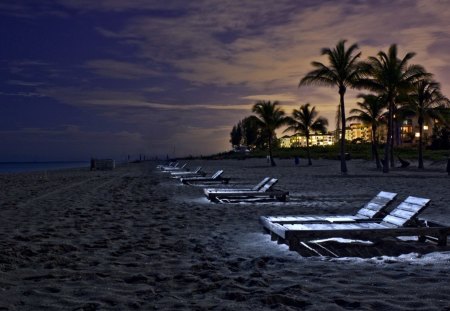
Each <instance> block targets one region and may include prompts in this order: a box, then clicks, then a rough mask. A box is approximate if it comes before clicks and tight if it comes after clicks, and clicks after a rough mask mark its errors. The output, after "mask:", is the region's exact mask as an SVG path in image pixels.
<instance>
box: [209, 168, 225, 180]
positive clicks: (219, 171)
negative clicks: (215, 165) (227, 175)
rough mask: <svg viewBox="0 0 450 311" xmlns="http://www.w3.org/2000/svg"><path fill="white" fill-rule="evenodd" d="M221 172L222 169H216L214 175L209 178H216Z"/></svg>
mask: <svg viewBox="0 0 450 311" xmlns="http://www.w3.org/2000/svg"><path fill="white" fill-rule="evenodd" d="M222 174H223V170H218V171H217V172H216V173H215V174H214V175H212V176H211V179H216V178H217V177H219V176H220V175H222Z"/></svg>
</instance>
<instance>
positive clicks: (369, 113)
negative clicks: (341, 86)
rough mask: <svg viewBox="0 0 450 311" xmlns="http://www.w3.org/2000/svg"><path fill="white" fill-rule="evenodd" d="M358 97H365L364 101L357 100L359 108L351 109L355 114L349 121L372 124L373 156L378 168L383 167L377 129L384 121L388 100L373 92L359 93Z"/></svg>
mask: <svg viewBox="0 0 450 311" xmlns="http://www.w3.org/2000/svg"><path fill="white" fill-rule="evenodd" d="M358 98H361V99H363V101H362V102H357V103H356V104H357V105H358V108H354V109H352V110H350V113H351V114H353V116H350V117H349V118H348V119H347V120H348V121H359V122H362V123H364V124H367V125H370V127H371V132H372V139H371V143H372V157H374V158H375V163H376V165H377V168H378V169H380V168H381V163H380V157H379V155H378V137H377V129H378V126H379V125H380V123H381V122H382V118H383V112H384V109H385V108H386V101H385V100H384V98H383V97H381V96H376V95H372V94H359V95H358Z"/></svg>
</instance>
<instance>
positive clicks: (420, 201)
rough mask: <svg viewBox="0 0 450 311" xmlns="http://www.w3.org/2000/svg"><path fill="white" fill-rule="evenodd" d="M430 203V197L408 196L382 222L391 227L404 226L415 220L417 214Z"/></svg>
mask: <svg viewBox="0 0 450 311" xmlns="http://www.w3.org/2000/svg"><path fill="white" fill-rule="evenodd" d="M429 203H430V199H424V198H418V197H411V196H410V197H407V198H406V199H405V200H404V201H403V202H402V203H400V204H399V205H398V206H397V207H396V208H394V209H393V210H392V211H391V212H390V213H389V214H388V215H386V216H385V217H384V218H383V220H382V222H381V223H382V224H385V225H388V226H390V227H402V226H405V225H407V224H408V223H410V222H411V221H413V220H415V218H416V217H417V215H419V214H420V213H422V212H423V210H424V209H425V208H426V207H427V206H428V204H429Z"/></svg>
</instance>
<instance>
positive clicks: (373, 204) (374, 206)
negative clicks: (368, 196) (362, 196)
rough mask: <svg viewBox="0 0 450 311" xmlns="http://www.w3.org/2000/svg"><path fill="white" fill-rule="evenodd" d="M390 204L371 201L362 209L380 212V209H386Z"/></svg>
mask: <svg viewBox="0 0 450 311" xmlns="http://www.w3.org/2000/svg"><path fill="white" fill-rule="evenodd" d="M387 203H388V202H386V201H385V202H373V201H370V202H369V203H367V204H365V205H364V206H363V207H362V208H367V209H371V210H374V211H379V210H380V209H382V208H384V207H385V206H386V204H387Z"/></svg>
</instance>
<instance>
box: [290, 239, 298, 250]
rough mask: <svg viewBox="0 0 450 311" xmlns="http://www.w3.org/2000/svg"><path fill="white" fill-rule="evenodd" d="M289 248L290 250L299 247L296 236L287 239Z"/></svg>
mask: <svg viewBox="0 0 450 311" xmlns="http://www.w3.org/2000/svg"><path fill="white" fill-rule="evenodd" d="M288 245H289V250H290V251H296V250H298V249H299V247H300V240H299V239H296V238H290V239H289V240H288Z"/></svg>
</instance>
